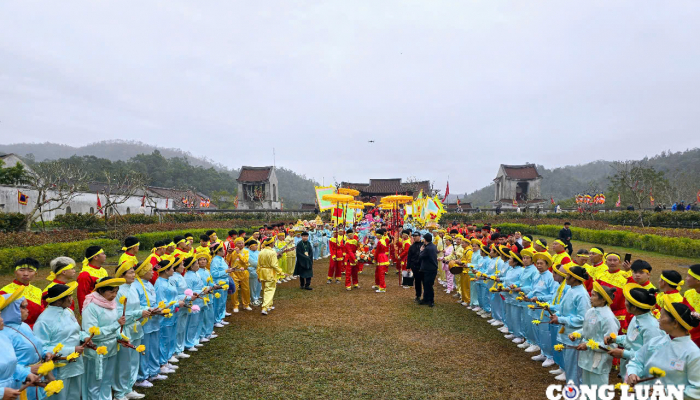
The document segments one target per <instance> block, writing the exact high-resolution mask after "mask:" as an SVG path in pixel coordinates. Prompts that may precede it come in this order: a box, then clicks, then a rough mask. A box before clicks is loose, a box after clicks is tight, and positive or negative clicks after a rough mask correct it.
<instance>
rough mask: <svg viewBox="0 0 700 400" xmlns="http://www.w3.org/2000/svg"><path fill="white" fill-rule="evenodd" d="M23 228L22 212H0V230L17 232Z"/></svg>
mask: <svg viewBox="0 0 700 400" xmlns="http://www.w3.org/2000/svg"><path fill="white" fill-rule="evenodd" d="M23 228H24V214H22V213H0V232H19V231H21V230H22V229H23Z"/></svg>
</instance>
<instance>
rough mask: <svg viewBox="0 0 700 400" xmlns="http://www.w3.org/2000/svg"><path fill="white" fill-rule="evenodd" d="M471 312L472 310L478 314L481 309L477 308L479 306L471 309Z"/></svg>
mask: <svg viewBox="0 0 700 400" xmlns="http://www.w3.org/2000/svg"><path fill="white" fill-rule="evenodd" d="M471 310H472V311H476V312H479V311H481V307H479V306H476V307H472V308H471Z"/></svg>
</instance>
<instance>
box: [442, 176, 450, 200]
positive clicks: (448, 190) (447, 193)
mask: <svg viewBox="0 0 700 400" xmlns="http://www.w3.org/2000/svg"><path fill="white" fill-rule="evenodd" d="M449 195H450V181H447V187H446V188H445V197H444V198H443V199H442V202H443V203H446V202H447V196H449Z"/></svg>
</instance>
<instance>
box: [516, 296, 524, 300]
mask: <svg viewBox="0 0 700 400" xmlns="http://www.w3.org/2000/svg"><path fill="white" fill-rule="evenodd" d="M515 300H518V301H523V300H525V299H524V298H523V296H518V297H516V298H515Z"/></svg>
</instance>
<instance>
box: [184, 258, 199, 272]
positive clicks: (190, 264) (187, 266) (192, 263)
mask: <svg viewBox="0 0 700 400" xmlns="http://www.w3.org/2000/svg"><path fill="white" fill-rule="evenodd" d="M195 261H197V259H196V258H194V257H192V261H190V263H189V264H186V265H185V270H188V269H190V267H191V266H193V265H194V263H195Z"/></svg>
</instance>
